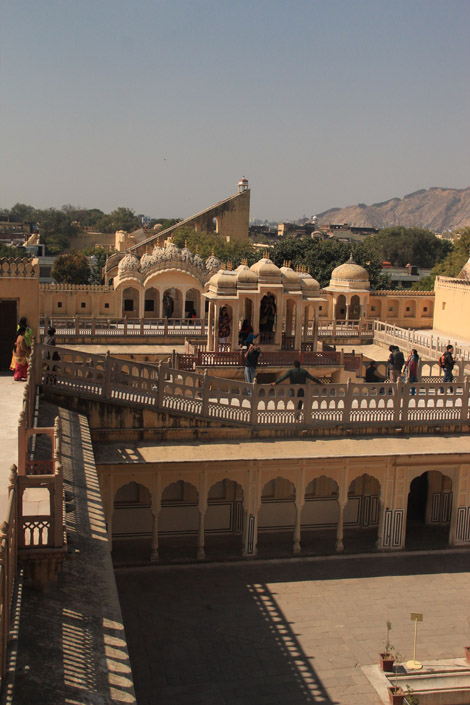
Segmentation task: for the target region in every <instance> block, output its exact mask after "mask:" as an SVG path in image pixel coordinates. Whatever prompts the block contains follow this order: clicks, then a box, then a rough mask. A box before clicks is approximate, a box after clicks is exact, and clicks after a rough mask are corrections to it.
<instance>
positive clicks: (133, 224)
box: [95, 206, 141, 233]
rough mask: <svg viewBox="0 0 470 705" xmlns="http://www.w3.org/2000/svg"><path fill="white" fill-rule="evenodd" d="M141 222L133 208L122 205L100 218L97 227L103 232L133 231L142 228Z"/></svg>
mask: <svg viewBox="0 0 470 705" xmlns="http://www.w3.org/2000/svg"><path fill="white" fill-rule="evenodd" d="M140 226H141V222H140V220H139V218H138V217H137V216H136V214H135V213H134V211H133V210H132V209H131V208H126V207H125V206H120V207H119V208H116V209H115V210H114V211H112V212H111V213H110V214H109V215H105V216H103V217H102V218H100V219H99V220H98V221H97V222H96V223H95V227H96V229H97V230H99V231H100V232H102V233H114V232H116V230H125V231H126V232H128V233H131V232H132V231H133V230H137V229H138V228H140Z"/></svg>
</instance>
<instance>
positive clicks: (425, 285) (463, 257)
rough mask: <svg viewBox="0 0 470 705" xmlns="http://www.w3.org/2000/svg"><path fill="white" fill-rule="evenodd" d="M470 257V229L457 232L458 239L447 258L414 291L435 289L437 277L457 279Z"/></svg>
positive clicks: (451, 246) (452, 244)
mask: <svg viewBox="0 0 470 705" xmlns="http://www.w3.org/2000/svg"><path fill="white" fill-rule="evenodd" d="M469 256H470V227H467V228H462V230H459V231H457V232H456V237H455V239H454V240H453V241H452V243H450V251H449V253H448V254H447V256H446V257H445V258H444V259H443V260H442V262H438V263H437V264H436V265H434V267H433V268H432V271H431V274H430V275H429V276H428V277H425V278H424V279H421V281H419V282H417V283H416V284H415V285H414V286H413V289H414V290H415V291H416V290H421V291H422V290H431V289H434V281H435V279H436V277H437V276H442V277H456V276H458V275H459V274H460V272H461V270H462V269H463V266H464V265H465V263H466V262H467V260H468V258H469Z"/></svg>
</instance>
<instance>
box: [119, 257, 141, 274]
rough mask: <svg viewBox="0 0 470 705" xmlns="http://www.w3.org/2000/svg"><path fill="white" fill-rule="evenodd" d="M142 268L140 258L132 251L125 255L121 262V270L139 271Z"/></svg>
mask: <svg viewBox="0 0 470 705" xmlns="http://www.w3.org/2000/svg"><path fill="white" fill-rule="evenodd" d="M139 268H140V260H139V258H138V257H136V256H135V255H132V254H131V253H130V252H129V253H128V254H127V255H125V256H124V257H123V258H122V260H121V261H120V262H119V266H118V270H119V272H138V271H139Z"/></svg>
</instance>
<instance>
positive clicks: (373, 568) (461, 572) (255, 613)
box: [116, 550, 470, 705]
mask: <svg viewBox="0 0 470 705" xmlns="http://www.w3.org/2000/svg"><path fill="white" fill-rule="evenodd" d="M469 558H470V552H469V551H462V550H460V551H447V552H441V551H437V552H433V553H426V552H423V553H412V554H411V553H410V554H400V555H398V554H395V555H384V554H380V555H371V556H367V557H352V556H351V557H342V558H336V557H330V558H314V559H304V558H302V559H299V560H289V561H283V560H281V561H271V562H264V561H263V562H253V563H237V564H232V565H227V564H211V565H199V566H179V567H155V568H152V567H147V568H140V569H139V568H130V569H120V570H117V571H116V577H117V584H118V590H119V595H120V601H121V608H122V611H123V616H124V623H125V628H126V635H127V641H128V646H129V651H130V657H131V663H132V668H133V674H134V683H135V687H136V695H137V701H138V704H139V705H196V704H197V705H199V704H200V705H281V704H282V705H297V704H299V705H300V704H301V703H302V705H303V704H305V703H322V704H323V705H377V704H378V703H380V699H379V698H378V695H377V693H376V692H375V690H374V689H373V688H372V686H371V685H370V683H369V681H368V680H367V679H366V677H365V676H364V674H363V673H362V671H361V666H363V665H366V664H372V663H375V662H376V660H377V655H378V652H379V651H380V650H381V648H382V647H383V643H384V640H385V636H386V627H385V623H386V621H387V620H390V621H391V623H392V633H391V636H392V641H393V643H394V644H395V646H396V648H397V649H398V650H399V651H400V652H401V654H403V658H404V659H406V658H411V656H412V645H413V627H414V623H412V622H411V621H410V612H422V613H423V614H424V621H423V623H422V624H420V631H419V638H418V651H417V657H418V658H419V659H420V660H421V661H423V662H424V663H426V660H430V659H433V660H434V659H442V658H452V657H458V656H462V655H463V647H464V646H465V645H466V644H467V643H468V641H469V638H470V635H469V633H468V632H469V624H468V621H467V617H468V615H470V592H469V590H468V584H469V579H470V561H469Z"/></svg>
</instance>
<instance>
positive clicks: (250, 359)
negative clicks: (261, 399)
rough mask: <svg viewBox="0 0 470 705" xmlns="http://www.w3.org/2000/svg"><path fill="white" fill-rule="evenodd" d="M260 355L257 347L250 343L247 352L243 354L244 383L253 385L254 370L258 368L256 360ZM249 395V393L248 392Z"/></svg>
mask: <svg viewBox="0 0 470 705" xmlns="http://www.w3.org/2000/svg"><path fill="white" fill-rule="evenodd" d="M260 354H261V351H260V349H259V348H258V347H255V346H254V345H253V343H250V346H249V348H248V350H247V351H246V353H245V370H244V373H245V382H248V383H249V384H253V382H254V379H255V375H256V368H257V366H258V360H259V356H260ZM248 393H249V392H248Z"/></svg>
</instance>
